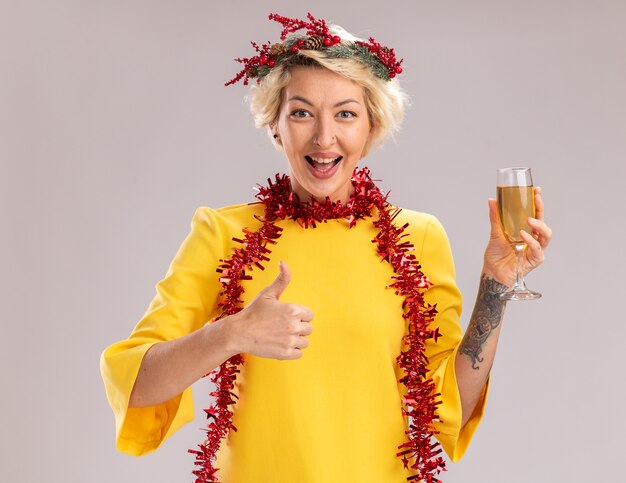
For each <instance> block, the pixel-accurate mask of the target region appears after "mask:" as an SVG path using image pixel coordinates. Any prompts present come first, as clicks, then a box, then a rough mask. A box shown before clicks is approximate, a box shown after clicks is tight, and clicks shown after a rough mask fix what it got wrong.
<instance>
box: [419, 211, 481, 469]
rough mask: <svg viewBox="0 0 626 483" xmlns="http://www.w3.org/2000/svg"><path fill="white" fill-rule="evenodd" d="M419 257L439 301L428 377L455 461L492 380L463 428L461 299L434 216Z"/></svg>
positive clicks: (431, 294)
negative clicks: (458, 375) (459, 375)
mask: <svg viewBox="0 0 626 483" xmlns="http://www.w3.org/2000/svg"><path fill="white" fill-rule="evenodd" d="M419 261H420V263H421V265H422V270H423V272H424V274H425V275H427V276H429V277H430V280H431V282H432V283H433V286H432V287H431V288H430V289H429V290H428V291H427V292H426V295H425V299H426V302H427V303H430V304H432V305H434V304H436V307H437V312H438V314H437V316H436V318H435V321H434V326H433V328H435V327H438V328H439V331H440V332H441V337H439V338H438V340H437V342H435V341H434V340H433V339H429V340H428V341H427V344H426V355H427V357H428V360H429V371H430V372H429V377H432V378H433V380H434V382H435V385H436V388H437V392H438V393H440V394H441V397H440V400H441V404H440V405H439V406H438V409H437V414H438V416H439V419H440V422H439V423H437V425H436V429H437V431H439V434H437V439H438V440H439V442H440V443H441V445H442V447H443V449H444V450H445V452H446V454H447V455H448V457H449V458H450V459H451V460H452V461H458V460H459V459H461V457H462V456H463V454H464V453H465V451H466V449H467V447H468V445H469V442H470V440H471V439H472V436H473V435H474V432H475V431H476V428H477V427H478V424H479V423H480V421H481V419H482V416H483V412H484V409H485V404H486V400H487V393H488V388H489V381H487V384H486V385H485V388H484V389H483V392H482V394H481V396H480V398H479V400H478V403H477V405H476V408H475V409H474V412H473V414H472V415H471V417H470V419H469V420H468V421H467V423H466V424H465V426H463V428H461V416H462V409H461V397H460V394H459V388H458V385H457V379H456V371H455V358H456V354H457V351H458V348H459V344H460V342H461V339H462V337H463V331H462V329H461V326H460V324H459V319H460V316H461V306H462V299H461V293H460V291H459V289H458V287H457V285H456V274H455V269H454V261H453V259H452V252H451V249H450V243H449V241H448V237H447V235H446V232H445V230H444V228H443V226H442V225H441V223H440V222H439V220H437V219H436V218H435V217H431V219H430V222H429V224H428V226H427V228H426V232H425V234H424V241H423V244H422V252H421V256H420V258H419Z"/></svg>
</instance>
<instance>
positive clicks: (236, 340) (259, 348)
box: [225, 261, 313, 360]
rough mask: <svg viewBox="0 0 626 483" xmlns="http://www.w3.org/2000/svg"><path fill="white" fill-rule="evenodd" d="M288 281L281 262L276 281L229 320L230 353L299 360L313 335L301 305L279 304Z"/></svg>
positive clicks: (308, 313) (308, 314)
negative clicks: (231, 350) (231, 348)
mask: <svg viewBox="0 0 626 483" xmlns="http://www.w3.org/2000/svg"><path fill="white" fill-rule="evenodd" d="M290 280H291V272H290V271H289V267H288V266H287V264H286V263H285V262H282V261H281V262H280V263H279V274H278V276H277V277H276V279H275V280H274V281H273V282H272V283H271V284H270V285H269V286H267V287H265V288H264V289H263V290H261V291H260V292H259V293H258V295H257V296H256V297H255V298H254V300H253V301H252V302H250V304H249V305H247V306H246V307H245V308H244V309H243V310H242V311H241V312H238V313H237V314H235V315H232V316H231V317H229V319H230V320H229V321H228V327H229V329H230V330H229V332H230V337H229V339H230V341H231V344H232V346H233V351H234V352H236V353H246V354H253V355H255V356H258V357H268V358H272V359H281V360H285V359H299V358H300V357H302V349H304V348H306V347H308V345H309V340H308V338H307V336H308V335H310V334H311V332H313V326H312V325H311V321H312V320H313V312H312V311H311V309H309V308H308V307H305V306H304V305H298V304H291V303H285V302H281V301H280V300H279V298H280V295H281V294H282V293H283V292H284V290H285V289H286V288H287V286H288V285H289V282H290ZM225 322H226V320H225Z"/></svg>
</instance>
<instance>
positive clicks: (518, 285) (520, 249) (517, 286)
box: [513, 244, 527, 291]
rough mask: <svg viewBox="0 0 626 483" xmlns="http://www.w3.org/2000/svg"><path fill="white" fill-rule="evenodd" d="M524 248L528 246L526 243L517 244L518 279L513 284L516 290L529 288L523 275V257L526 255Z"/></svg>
mask: <svg viewBox="0 0 626 483" xmlns="http://www.w3.org/2000/svg"><path fill="white" fill-rule="evenodd" d="M524 248H526V245H523V244H521V245H517V244H516V245H515V258H516V264H515V265H516V280H515V285H513V290H515V291H521V290H527V289H526V284H525V283H524V277H522V262H523V259H522V257H523V256H524Z"/></svg>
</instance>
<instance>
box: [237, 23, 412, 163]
mask: <svg viewBox="0 0 626 483" xmlns="http://www.w3.org/2000/svg"><path fill="white" fill-rule="evenodd" d="M330 31H331V32H332V33H333V34H334V35H339V36H340V37H341V42H342V43H350V42H355V41H357V40H360V39H359V38H357V37H355V36H354V35H352V34H350V33H349V32H347V31H345V30H344V29H343V28H341V27H339V26H338V25H331V26H330ZM297 66H308V67H311V68H324V69H328V70H330V71H332V72H335V73H337V74H339V75H342V76H344V77H346V78H348V79H350V80H352V81H354V82H356V83H357V84H358V85H359V86H361V87H362V88H363V93H364V97H365V102H366V107H367V113H368V117H369V121H370V124H371V126H372V133H373V134H372V137H371V139H370V141H369V142H368V144H367V145H366V146H365V154H367V153H368V152H369V150H370V149H371V148H372V147H375V146H379V145H382V144H383V143H384V142H385V141H386V140H387V139H388V138H389V137H393V135H394V134H395V133H396V132H398V131H399V130H400V125H401V124H402V119H403V117H404V109H405V106H406V104H407V103H408V96H407V94H406V93H405V92H404V91H403V90H402V88H401V87H400V84H399V83H398V80H397V79H396V78H394V79H391V80H389V81H384V80H382V79H380V78H378V77H376V76H375V75H374V73H373V72H372V70H371V69H370V68H369V67H368V66H367V65H365V64H364V63H362V62H360V61H359V60H357V58H355V57H347V58H337V57H328V56H327V54H326V52H325V51H324V50H308V49H302V50H300V51H299V52H298V54H297V55H293V56H290V57H288V58H286V59H285V60H283V61H282V62H281V63H280V64H278V65H277V66H276V67H274V68H272V71H271V72H270V73H269V74H268V75H266V76H265V77H264V78H263V79H262V80H261V82H260V83H259V84H257V85H255V86H253V87H252V91H251V93H250V95H249V96H248V99H249V102H250V110H251V111H252V114H253V115H254V121H255V124H256V126H257V127H260V128H263V127H270V128H271V127H272V126H273V125H274V124H276V122H277V121H278V116H279V113H280V108H281V105H282V100H283V91H284V89H285V87H286V86H287V85H288V84H289V81H290V80H291V68H293V67H297ZM268 134H269V135H270V138H271V139H272V142H273V143H274V145H275V146H276V147H278V148H279V149H280V144H279V143H278V142H276V139H274V138H273V137H272V135H271V132H270V130H269V129H268Z"/></svg>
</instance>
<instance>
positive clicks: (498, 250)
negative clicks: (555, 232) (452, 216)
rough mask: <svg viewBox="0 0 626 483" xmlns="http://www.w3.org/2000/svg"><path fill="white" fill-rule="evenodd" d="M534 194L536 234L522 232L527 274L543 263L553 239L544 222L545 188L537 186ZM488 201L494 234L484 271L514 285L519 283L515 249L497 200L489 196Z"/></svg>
mask: <svg viewBox="0 0 626 483" xmlns="http://www.w3.org/2000/svg"><path fill="white" fill-rule="evenodd" d="M534 193H535V218H529V224H530V226H531V228H532V233H527V232H526V231H524V230H522V231H521V236H522V239H523V240H524V242H525V243H526V249H525V250H524V254H523V256H522V265H521V273H522V275H523V276H525V275H526V274H527V273H528V272H530V271H531V270H533V269H534V268H537V267H538V266H539V265H541V264H542V263H543V260H544V257H545V250H546V248H547V247H548V245H549V243H550V240H551V238H552V230H551V229H550V227H549V226H548V225H546V224H545V222H544V221H543V217H544V204H543V200H542V199H541V188H539V187H536V188H535V189H534ZM488 202H489V221H490V222H491V236H490V238H489V243H488V244H487V248H486V250H485V260H484V267H483V271H484V272H485V273H486V274H487V275H489V276H491V277H493V278H495V279H496V280H498V281H500V282H502V283H504V284H506V285H508V286H511V285H513V283H514V282H515V278H516V272H517V261H516V257H515V250H514V249H513V248H512V247H511V244H510V243H509V241H508V240H507V238H506V236H505V235H504V232H503V231H502V227H501V225H500V219H499V217H498V207H497V205H496V200H495V199H489V201H488Z"/></svg>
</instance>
